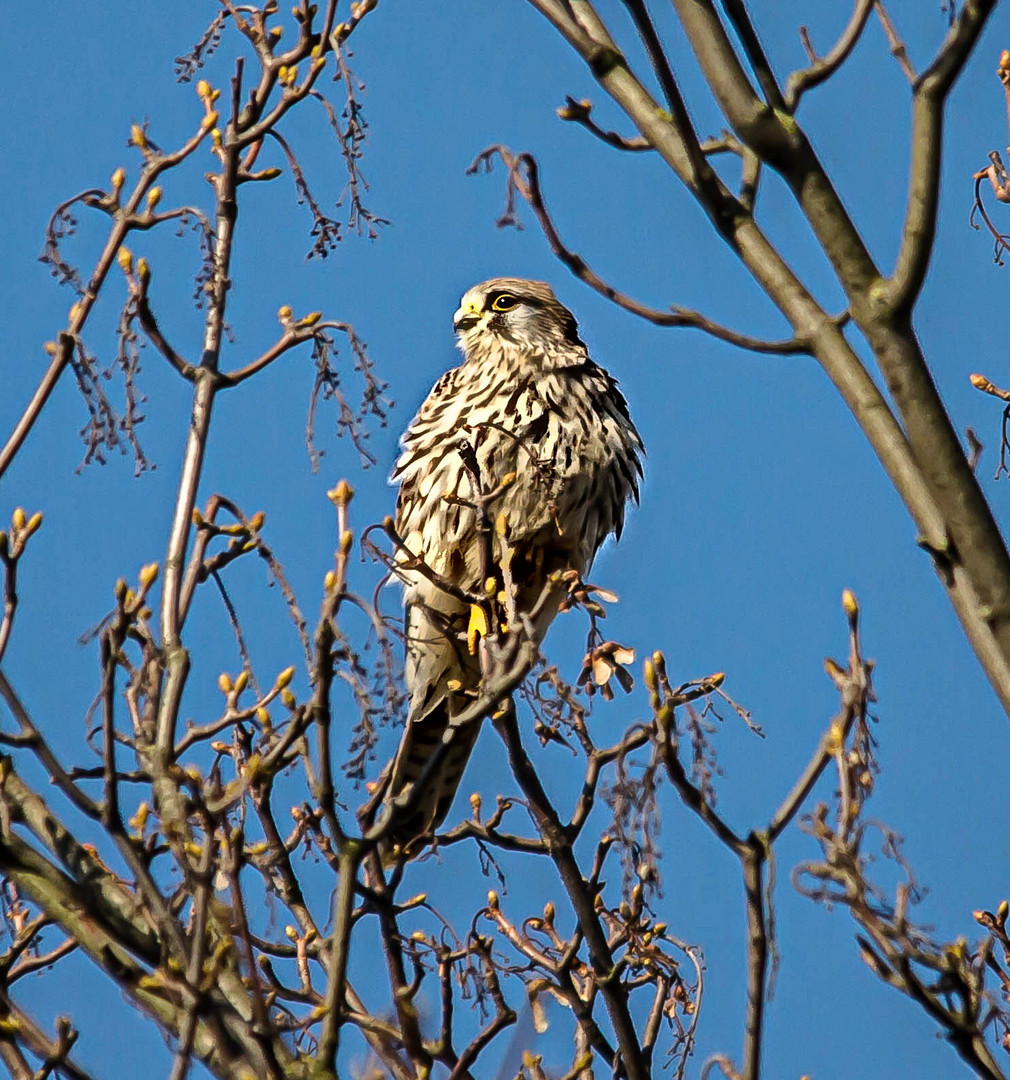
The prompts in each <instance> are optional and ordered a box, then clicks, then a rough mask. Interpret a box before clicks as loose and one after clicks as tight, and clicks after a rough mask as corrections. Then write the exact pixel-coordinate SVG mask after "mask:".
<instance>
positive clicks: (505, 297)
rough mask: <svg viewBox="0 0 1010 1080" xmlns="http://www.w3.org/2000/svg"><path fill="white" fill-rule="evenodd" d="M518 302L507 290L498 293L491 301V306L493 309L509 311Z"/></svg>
mask: <svg viewBox="0 0 1010 1080" xmlns="http://www.w3.org/2000/svg"><path fill="white" fill-rule="evenodd" d="M518 304H519V300H518V298H517V297H515V296H513V295H512V294H511V293H507V292H506V293H500V294H499V295H498V296H496V297H495V298H494V300H492V301H491V307H492V309H493V310H494V311H511V310H512V309H513V308H514V307H517V306H518Z"/></svg>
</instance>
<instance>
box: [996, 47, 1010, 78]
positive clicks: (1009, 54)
mask: <svg viewBox="0 0 1010 1080" xmlns="http://www.w3.org/2000/svg"><path fill="white" fill-rule="evenodd" d="M996 74H997V75H998V76H999V81H1000V82H1001V83H1003V85H1004V86H1008V87H1010V49H1004V50H1003V51H1002V52H1001V53H1000V54H999V67H998V68H996Z"/></svg>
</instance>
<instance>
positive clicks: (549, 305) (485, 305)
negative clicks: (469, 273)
mask: <svg viewBox="0 0 1010 1080" xmlns="http://www.w3.org/2000/svg"><path fill="white" fill-rule="evenodd" d="M452 325H453V329H454V330H455V331H456V336H457V338H458V341H459V346H460V348H461V349H462V350H463V352H464V353H465V354H466V355H467V356H470V355H472V353H473V352H474V350H477V349H481V348H486V347H487V346H488V345H494V344H499V343H508V344H511V345H513V346H518V347H519V348H521V349H524V350H532V351H536V352H541V351H546V352H553V351H554V350H556V349H559V348H562V347H564V346H566V345H567V346H569V347H570V346H572V345H578V346H580V347H581V346H582V342H581V341H580V340H579V334H578V324H577V323H576V321H575V316H574V315H572V313H571V312H570V311H569V310H568V309H567V308H566V307H564V306H563V305H562V304H560V303H559V302H558V298H557V297H556V296H555V295H554V291H553V290H552V289H551V287H550V285H548V284H547V283H546V282H544V281H526V280H525V279H523V278H492V279H491V280H490V281H483V282H481V283H480V284H479V285H474V287H473V288H472V289H470V290H468V291H467V292H466V293H465V294H464V296H463V299H462V300H461V301H460V304H459V308H458V309H457V311H456V314H455V315H454V316H453V318H452Z"/></svg>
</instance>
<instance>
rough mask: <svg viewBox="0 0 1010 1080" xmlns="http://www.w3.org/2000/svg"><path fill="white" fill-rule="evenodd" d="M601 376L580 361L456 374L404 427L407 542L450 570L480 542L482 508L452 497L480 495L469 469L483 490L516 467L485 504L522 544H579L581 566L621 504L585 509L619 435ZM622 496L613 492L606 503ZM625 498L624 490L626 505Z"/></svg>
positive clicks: (576, 555)
mask: <svg viewBox="0 0 1010 1080" xmlns="http://www.w3.org/2000/svg"><path fill="white" fill-rule="evenodd" d="M597 381H598V380H597V378H596V376H595V372H589V371H586V370H582V369H581V368H580V367H573V368H562V369H559V370H556V371H546V372H545V371H529V370H527V371H523V370H519V371H507V370H506V371H502V370H501V368H499V369H497V370H495V369H493V368H491V367H490V366H489V367H486V368H479V369H476V370H475V371H473V372H470V371H468V370H467V367H466V366H464V367H462V368H458V369H456V371H454V372H451V373H450V375H449V376H447V377H446V379H445V380H443V382H442V383H440V384H439V385H437V386H436V387H435V389H434V390H433V391H432V394H431V395H430V397H429V399H428V401H427V402H425V405H424V406H423V407H422V409H421V412H420V413H419V414H418V416H417V418H416V419H415V421H414V423H413V424H412V425H411V427H410V429H409V430H408V432H407V435H406V437H405V439H404V453H403V455H402V457H401V459H400V462H399V463H398V465H397V470H396V473H395V474H394V476H395V477H396V478H397V479H399V480H400V483H401V495H400V503H399V512H398V525H399V530H400V534H401V536H403V537H404V538H405V539H406V540H407V542H408V545H409V546H410V547H411V548H412V549H413V550H415V551H417V552H418V553H419V554H423V555H424V556H425V558H426V560H427V561H428V562H429V565H431V566H432V568H433V569H436V570H438V571H439V572H446V571H447V570H448V568H449V561H450V559H451V558H452V557H453V552H454V551H455V552H456V558H457V561H458V559H459V554H460V552H463V553H464V555H465V554H466V550H467V548H468V547H469V546H471V545H472V544H473V537H474V533H475V525H476V515H475V513H474V512H473V510H471V509H469V508H468V507H467V506H465V505H461V503H460V502H459V501H456V500H472V499H473V497H474V494H475V491H474V479H475V477H474V476H473V475H472V473H474V472H476V479H477V480H478V481H479V483H480V486H481V488H482V489H483V491H484V492H489V491H492V490H495V489H498V488H500V487H501V485H502V484H503V483H505V482H506V481H507V478H508V477H509V476H510V474H511V475H512V476H513V477H514V479H513V480H512V482H511V483H509V484H508V486H506V487H505V488H504V490H501V493H500V495H499V496H498V497H497V498H496V499H495V500H494V502H493V504H492V505H491V506H490V508H489V517H490V518H491V520H492V521H495V522H498V521H500V520H501V519H502V518H503V519H504V521H503V523H504V526H505V529H506V535H507V536H508V537H510V538H511V539H512V540H513V541H514V542H517V543H524V542H530V541H535V542H540V543H543V542H550V543H553V542H555V541H556V543H557V545H558V546H563V547H571V549H572V554H573V564H575V565H578V566H579V567H580V569H581V568H582V566H584V565H585V564H586V563H587V562H588V561H589V560H591V558H592V555H593V554H594V553H595V550H596V548H597V547H598V546H599V543H600V542H601V541H602V539H603V536H605V535H606V534H607V532H609V531H611V530H612V529H613V528H614V513H613V512H608V513H605V514H603V515H602V516H601V515H600V514H598V513H596V512H589V507H590V504H591V503H592V501H593V494H594V490H598V488H599V481H600V478H601V474H605V473H607V472H608V470H609V469H610V466H611V463H612V459H613V457H614V454H615V449H616V448H617V447H618V445H619V442H620V440H619V437H618V435H619V433H618V432H616V430H612V429H614V428H615V425H614V422H613V419H612V418H611V417H610V415H609V413H608V411H607V409H606V408H605V407H604V405H603V403H602V402H601V400H599V398H600V395H601V393H602V391H603V389H604V387H603V386H597V385H596V382H597ZM464 446H466V447H469V448H471V449H472V457H471V466H472V463H473V461H475V462H476V470H474V469H473V468H472V467H471V468H470V469H468V468H467V463H466V458H467V457H470V456H471V455H469V454H468V453H467V452H465V451H464V452H462V453H461V450H462V449H463V447H464ZM607 486H609V487H612V486H613V485H607ZM447 494H449V495H451V496H454V497H455V498H449V499H446V498H445V497H444V496H445V495H447ZM617 497H618V496H617V492H616V491H613V492H610V493H608V494H607V498H608V499H609V500H610V501H613V499H614V498H617ZM626 497H627V492H621V493H620V496H619V500H620V504H621V505H623V502H624V499H625V498H626ZM601 528H602V529H604V532H603V533H602V535H600V529H601ZM465 561H466V562H471V561H472V560H471V559H469V558H467V559H466V560H465Z"/></svg>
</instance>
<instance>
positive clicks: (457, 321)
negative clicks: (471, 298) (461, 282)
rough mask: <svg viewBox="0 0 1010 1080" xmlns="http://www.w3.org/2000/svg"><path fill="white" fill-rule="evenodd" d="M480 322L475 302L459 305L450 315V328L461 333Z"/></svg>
mask: <svg viewBox="0 0 1010 1080" xmlns="http://www.w3.org/2000/svg"><path fill="white" fill-rule="evenodd" d="M479 322H480V310H479V309H478V307H477V305H476V304H468V305H467V306H466V307H461V308H459V309H458V310H457V311H456V314H455V315H453V317H452V328H453V330H455V331H456V333H457V334H463V333H465V332H466V331H467V330H472V329H473V328H474V327H475V326H476V325H477V323H479Z"/></svg>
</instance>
